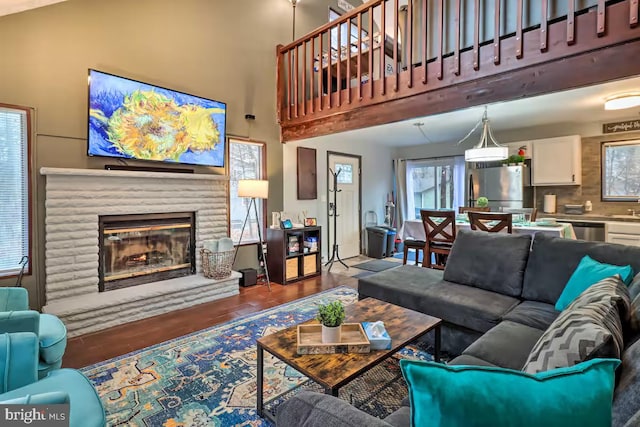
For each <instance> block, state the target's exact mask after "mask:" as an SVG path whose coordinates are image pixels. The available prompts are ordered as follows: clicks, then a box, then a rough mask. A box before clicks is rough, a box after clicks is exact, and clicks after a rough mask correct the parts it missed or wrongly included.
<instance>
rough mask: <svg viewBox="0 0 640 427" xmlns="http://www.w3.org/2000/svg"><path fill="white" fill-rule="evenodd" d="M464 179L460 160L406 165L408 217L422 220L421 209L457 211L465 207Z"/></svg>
mask: <svg viewBox="0 0 640 427" xmlns="http://www.w3.org/2000/svg"><path fill="white" fill-rule="evenodd" d="M464 177H465V162H464V158H463V157H461V156H458V157H443V158H437V159H426V160H409V161H407V205H408V206H407V207H408V213H409V216H410V217H412V218H416V219H418V218H420V209H453V210H457V209H458V207H459V206H462V205H463V204H464V181H465V179H464ZM408 219H411V218H408Z"/></svg>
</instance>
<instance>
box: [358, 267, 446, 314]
mask: <svg viewBox="0 0 640 427" xmlns="http://www.w3.org/2000/svg"><path fill="white" fill-rule="evenodd" d="M443 274H444V272H443V271H442V270H434V269H431V268H423V267H418V266H415V265H403V266H401V267H396V268H392V269H389V270H385V271H381V272H379V273H375V274H372V275H370V276H366V277H363V278H360V279H358V293H359V294H360V297H361V298H362V297H373V298H377V299H380V300H383V301H389V302H392V301H391V300H390V299H388V298H393V297H396V298H397V297H398V294H403V293H405V292H412V293H416V292H418V293H419V292H421V291H423V290H424V289H425V288H427V287H428V286H429V284H431V283H437V282H440V281H441V280H442V276H443ZM412 299H413V298H412V297H409V298H407V303H409V304H410V303H411V301H412ZM398 305H402V306H403V307H407V308H412V307H409V306H407V305H403V304H398Z"/></svg>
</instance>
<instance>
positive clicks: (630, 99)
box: [604, 93, 640, 110]
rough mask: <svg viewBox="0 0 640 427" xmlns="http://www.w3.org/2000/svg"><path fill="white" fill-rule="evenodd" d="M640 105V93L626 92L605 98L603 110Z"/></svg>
mask: <svg viewBox="0 0 640 427" xmlns="http://www.w3.org/2000/svg"><path fill="white" fill-rule="evenodd" d="M638 106H640V93H627V94H624V95H616V96H612V97H610V98H607V99H606V100H605V102H604V109H605V110H622V109H625V108H633V107H638Z"/></svg>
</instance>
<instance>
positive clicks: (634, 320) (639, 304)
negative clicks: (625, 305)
mask: <svg viewBox="0 0 640 427" xmlns="http://www.w3.org/2000/svg"><path fill="white" fill-rule="evenodd" d="M629 295H630V296H631V310H630V314H629V326H630V328H631V332H632V333H636V334H637V333H638V332H640V273H638V274H636V276H635V277H634V278H633V280H632V281H631V284H629Z"/></svg>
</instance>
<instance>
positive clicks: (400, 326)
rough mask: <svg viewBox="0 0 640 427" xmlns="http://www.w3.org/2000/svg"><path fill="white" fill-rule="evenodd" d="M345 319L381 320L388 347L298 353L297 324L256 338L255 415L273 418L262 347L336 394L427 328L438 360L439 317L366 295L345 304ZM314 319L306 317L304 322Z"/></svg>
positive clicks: (419, 335) (326, 391)
mask: <svg viewBox="0 0 640 427" xmlns="http://www.w3.org/2000/svg"><path fill="white" fill-rule="evenodd" d="M345 311H346V320H345V321H346V322H374V321H377V320H382V321H383V322H384V325H385V328H386V329H387V332H388V333H389V336H390V337H391V349H389V350H372V351H371V353H336V354H305V355H299V354H298V353H297V348H296V332H297V325H296V326H292V327H290V328H287V329H284V330H282V331H279V332H276V333H274V334H271V335H267V336H265V337H262V338H260V339H258V341H257V348H258V361H257V362H258V366H257V370H258V374H257V376H258V378H257V382H258V384H257V402H256V407H257V410H258V416H260V417H263V418H264V417H266V418H268V419H269V420H271V421H274V422H275V419H274V418H275V417H274V416H273V414H272V413H271V412H269V411H266V410H265V408H264V400H263V368H264V351H267V352H268V353H270V354H272V355H273V356H275V357H277V358H278V359H280V360H282V361H283V362H284V363H286V364H287V365H289V366H291V367H292V368H294V369H295V370H296V371H298V372H301V373H302V374H304V375H305V376H307V377H308V378H310V379H311V380H313V381H315V382H316V383H318V384H320V385H321V386H322V387H324V389H325V393H327V394H331V395H332V396H338V390H339V389H340V387H342V386H344V385H345V384H347V383H348V382H349V381H351V380H353V379H354V378H356V377H357V376H358V375H361V374H363V373H364V372H366V371H368V370H369V369H371V368H373V367H374V366H376V365H377V364H379V363H380V362H382V361H383V360H385V359H386V358H387V357H389V356H391V355H393V354H394V353H396V352H397V351H398V350H400V349H401V348H403V347H405V346H406V345H407V344H409V343H411V342H412V341H415V340H416V339H418V338H419V337H421V336H422V335H424V334H426V333H427V332H429V331H431V330H434V331H435V352H434V353H435V354H434V355H433V357H434V359H435V361H437V362H439V361H440V324H441V323H442V320H440V319H438V318H436V317H432V316H429V315H426V314H422V313H418V312H417V311H413V310H409V309H406V308H403V307H400V306H397V305H393V304H390V303H387V302H384V301H380V300H377V299H373V298H366V299H363V300H360V301H358V302H356V303H354V304H351V305H348V306H346V307H345ZM312 322H316V321H315V320H310V321H309V322H306V323H312Z"/></svg>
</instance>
